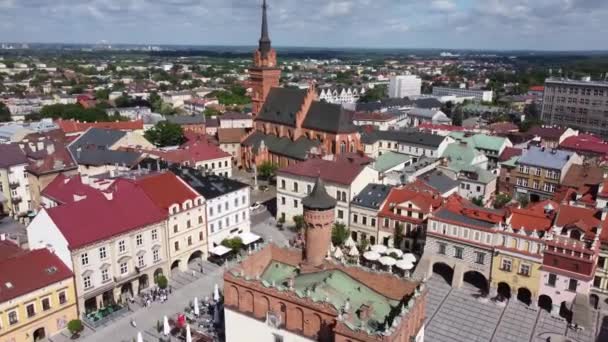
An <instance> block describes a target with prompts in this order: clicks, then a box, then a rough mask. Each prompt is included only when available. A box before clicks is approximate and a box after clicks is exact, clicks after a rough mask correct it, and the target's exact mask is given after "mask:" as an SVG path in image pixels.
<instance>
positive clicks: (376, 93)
mask: <svg viewBox="0 0 608 342" xmlns="http://www.w3.org/2000/svg"><path fill="white" fill-rule="evenodd" d="M386 90H387V88H386V86H383V85H382V86H380V85H379V86H375V87H373V88H372V89H367V90H366V91H365V95H363V96H361V97H360V98H359V102H361V103H366V102H376V101H380V100H382V99H383V98H386Z"/></svg>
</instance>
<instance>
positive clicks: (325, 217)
mask: <svg viewBox="0 0 608 342" xmlns="http://www.w3.org/2000/svg"><path fill="white" fill-rule="evenodd" d="M302 205H303V206H304V225H305V229H306V233H305V246H304V250H303V252H304V255H303V256H304V258H303V259H304V266H308V267H319V266H321V265H322V264H323V261H324V260H325V257H326V256H327V251H329V246H330V244H331V230H332V228H333V225H334V221H335V216H336V212H335V208H336V200H335V199H334V198H333V197H331V196H330V195H329V194H328V193H327V190H326V189H325V184H324V183H323V180H321V177H318V178H317V181H316V182H315V186H314V188H313V189H312V192H311V193H310V194H309V195H308V196H306V197H304V199H302Z"/></svg>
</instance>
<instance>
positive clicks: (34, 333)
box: [0, 240, 78, 342]
mask: <svg viewBox="0 0 608 342" xmlns="http://www.w3.org/2000/svg"><path fill="white" fill-rule="evenodd" d="M0 255H1V258H0V274H2V285H1V290H0V327H1V328H2V332H1V333H0V334H1V336H2V340H3V341H12V342H27V341H40V340H44V339H47V338H49V339H50V338H51V337H54V336H56V335H57V334H59V333H62V332H63V331H64V330H65V329H66V327H67V324H68V322H69V321H71V320H73V319H77V318H78V307H77V305H76V292H75V290H74V278H73V274H72V271H70V269H69V268H68V267H67V266H66V265H65V264H64V263H63V262H62V261H61V259H59V258H58V257H57V255H55V254H54V253H53V252H51V251H50V250H48V249H46V248H43V249H38V250H33V251H24V250H21V249H20V248H19V247H17V246H16V245H13V244H12V243H11V242H8V241H6V240H3V241H0Z"/></svg>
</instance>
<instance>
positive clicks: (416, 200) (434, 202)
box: [379, 185, 443, 219]
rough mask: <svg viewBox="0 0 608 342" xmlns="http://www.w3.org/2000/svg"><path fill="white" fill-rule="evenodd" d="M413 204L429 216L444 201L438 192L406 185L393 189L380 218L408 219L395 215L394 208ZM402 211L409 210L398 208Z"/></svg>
mask: <svg viewBox="0 0 608 342" xmlns="http://www.w3.org/2000/svg"><path fill="white" fill-rule="evenodd" d="M404 202H412V204H413V205H415V206H416V207H418V208H420V211H417V212H422V213H424V214H429V213H431V212H432V211H434V210H435V209H437V208H438V207H439V206H441V204H442V203H443V200H442V198H441V196H440V195H439V193H438V192H437V191H433V190H429V189H423V188H421V187H420V186H417V185H413V186H410V185H405V186H403V187H399V188H393V189H391V191H390V193H389V194H388V196H387V197H386V200H385V201H384V205H383V206H382V208H381V209H380V212H379V215H380V216H389V217H393V218H396V219H399V218H406V219H407V217H403V216H398V215H396V214H394V213H393V207H394V206H395V205H396V206H398V205H399V204H400V203H404ZM398 208H400V209H404V210H405V211H407V210H408V208H407V207H398Z"/></svg>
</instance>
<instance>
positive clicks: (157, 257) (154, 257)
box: [152, 249, 160, 262]
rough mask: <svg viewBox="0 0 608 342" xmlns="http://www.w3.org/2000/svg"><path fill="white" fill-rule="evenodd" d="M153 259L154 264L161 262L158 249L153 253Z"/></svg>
mask: <svg viewBox="0 0 608 342" xmlns="http://www.w3.org/2000/svg"><path fill="white" fill-rule="evenodd" d="M152 258H153V259H154V262H158V261H159V260H160V254H159V252H158V249H155V250H153V251H152Z"/></svg>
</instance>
